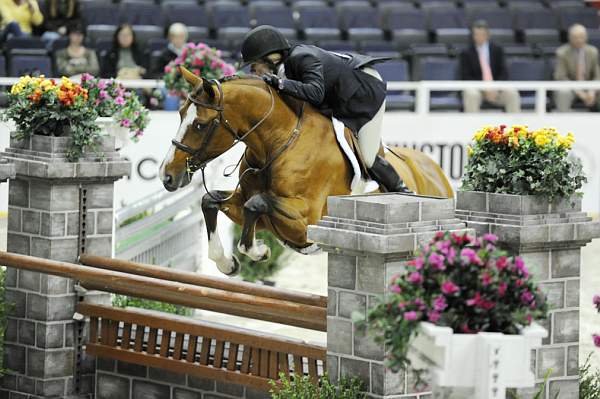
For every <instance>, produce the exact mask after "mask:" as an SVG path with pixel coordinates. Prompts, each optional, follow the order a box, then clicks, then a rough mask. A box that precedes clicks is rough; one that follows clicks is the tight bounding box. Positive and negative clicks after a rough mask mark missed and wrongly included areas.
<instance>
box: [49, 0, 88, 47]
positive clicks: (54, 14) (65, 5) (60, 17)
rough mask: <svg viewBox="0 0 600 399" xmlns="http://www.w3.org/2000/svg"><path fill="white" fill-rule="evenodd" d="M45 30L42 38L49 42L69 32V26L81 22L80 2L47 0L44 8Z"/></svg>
mask: <svg viewBox="0 0 600 399" xmlns="http://www.w3.org/2000/svg"><path fill="white" fill-rule="evenodd" d="M44 16H45V18H44V30H45V32H44V33H43V34H42V39H43V40H44V41H46V42H47V43H48V44H51V43H52V42H53V41H54V40H56V39H58V38H59V37H61V36H64V35H66V34H67V27H68V26H69V25H71V24H77V23H79V2H78V1H77V0H47V1H46V7H45V9H44Z"/></svg>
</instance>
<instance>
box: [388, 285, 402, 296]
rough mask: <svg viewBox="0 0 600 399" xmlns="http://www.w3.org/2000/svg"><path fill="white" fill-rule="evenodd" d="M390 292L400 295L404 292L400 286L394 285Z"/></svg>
mask: <svg viewBox="0 0 600 399" xmlns="http://www.w3.org/2000/svg"><path fill="white" fill-rule="evenodd" d="M390 291H392V292H393V293H394V294H399V293H401V292H402V288H400V286H399V285H392V286H391V287H390Z"/></svg>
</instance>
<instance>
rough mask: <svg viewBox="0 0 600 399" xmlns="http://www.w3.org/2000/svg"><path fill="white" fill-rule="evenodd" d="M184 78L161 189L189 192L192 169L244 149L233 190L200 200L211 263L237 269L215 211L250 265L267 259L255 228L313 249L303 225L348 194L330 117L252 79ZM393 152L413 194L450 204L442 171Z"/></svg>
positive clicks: (421, 157)
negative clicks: (228, 223) (187, 88)
mask: <svg viewBox="0 0 600 399" xmlns="http://www.w3.org/2000/svg"><path fill="white" fill-rule="evenodd" d="M181 73H182V75H183V77H184V78H185V80H186V81H187V82H189V83H190V84H191V86H192V87H193V90H192V91H191V93H190V94H189V96H188V97H187V99H186V101H185V102H184V103H183V105H182V106H181V108H180V110H179V114H180V117H181V124H180V125H179V129H178V131H177V135H176V137H175V139H173V140H172V146H171V147H170V148H169V151H168V153H167V155H166V157H165V159H164V161H163V163H162V164H161V166H160V172H159V176H160V178H161V180H162V182H163V185H164V186H165V188H166V189H167V190H169V191H174V190H177V189H178V188H180V187H183V186H185V185H187V184H188V183H189V182H190V180H191V178H192V175H193V173H194V172H195V171H197V170H202V172H204V167H205V166H206V165H207V163H208V162H210V161H212V160H213V159H215V158H217V157H218V156H219V155H221V154H223V153H224V152H226V151H227V150H229V149H230V148H231V147H232V146H233V145H235V144H236V143H237V142H239V141H242V142H243V143H244V144H245V145H246V150H245V153H244V156H243V157H242V159H241V160H240V164H239V167H240V170H239V183H238V186H237V187H236V189H235V190H233V191H210V192H208V193H206V194H205V195H204V197H203V199H202V212H203V213H204V217H205V223H206V228H207V230H208V242H209V253H208V255H209V258H210V259H212V260H213V261H215V263H216V265H217V267H218V269H219V270H220V271H221V272H223V273H225V274H227V275H233V274H235V273H237V272H238V271H239V267H240V266H239V261H238V260H237V259H236V258H235V257H234V256H231V257H227V256H226V255H225V253H224V251H223V247H222V245H221V240H220V238H219V236H218V233H217V230H216V227H217V214H218V212H219V211H221V212H223V213H225V214H226V215H227V216H228V217H229V218H230V219H231V220H232V221H233V222H235V223H236V224H239V225H241V226H242V236H241V239H240V242H239V243H238V249H239V251H240V252H241V253H242V254H245V255H247V256H249V257H250V258H251V259H252V260H255V261H257V260H265V259H267V258H268V257H269V256H270V249H269V248H268V246H266V245H265V244H263V243H262V242H259V241H257V240H256V239H255V230H256V229H259V230H261V229H267V230H269V231H271V232H272V233H273V234H274V235H275V236H276V237H277V238H278V239H279V240H280V241H282V242H283V243H285V244H286V245H288V246H290V247H292V248H294V249H296V250H302V249H305V248H307V247H310V246H311V243H310V242H308V240H307V227H308V226H309V225H311V224H316V223H317V222H318V221H319V220H320V219H321V218H322V217H323V216H324V215H326V214H327V197H329V196H335V195H348V194H350V182H351V179H352V176H353V175H352V168H351V166H350V163H349V161H348V160H347V158H346V156H345V155H344V154H343V153H342V151H341V149H340V146H339V144H338V142H337V141H336V137H335V134H334V132H333V125H332V121H331V119H329V118H327V117H325V116H324V115H322V114H321V113H320V112H319V111H317V110H316V109H315V108H313V107H312V106H310V105H309V104H307V103H304V102H301V101H298V100H295V99H292V98H287V96H281V95H279V94H278V93H277V92H276V91H275V90H274V89H272V88H271V87H270V86H268V85H267V84H266V83H264V82H263V81H262V79H259V78H256V77H244V78H235V79H225V80H223V81H217V80H213V81H208V80H205V79H202V78H200V77H198V76H196V75H194V74H193V73H191V72H190V71H188V70H187V69H185V68H181ZM346 130H347V133H349V131H348V129H346ZM393 151H394V154H390V153H388V154H386V159H388V161H390V162H391V163H392V164H393V165H394V167H395V168H396V170H397V171H398V172H399V174H400V176H401V177H402V179H403V180H404V182H405V183H406V185H407V186H408V187H409V188H410V189H411V190H413V191H414V192H416V193H418V194H425V195H433V196H439V197H446V198H448V197H452V195H453V194H452V188H451V187H450V184H449V183H448V180H447V179H446V177H445V176H444V173H443V172H442V171H441V169H440V168H439V166H438V165H437V164H436V163H435V162H434V161H433V160H431V159H430V158H429V157H428V156H426V155H425V154H423V153H421V152H419V151H415V150H412V149H406V148H395V149H393ZM203 177H204V176H203Z"/></svg>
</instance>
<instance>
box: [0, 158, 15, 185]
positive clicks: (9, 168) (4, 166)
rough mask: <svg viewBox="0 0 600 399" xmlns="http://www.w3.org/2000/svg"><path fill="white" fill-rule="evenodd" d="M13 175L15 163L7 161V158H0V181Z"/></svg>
mask: <svg viewBox="0 0 600 399" xmlns="http://www.w3.org/2000/svg"><path fill="white" fill-rule="evenodd" d="M13 177H15V165H13V164H11V163H9V162H8V159H4V158H0V183H2V182H5V181H6V180H8V179H12V178H13Z"/></svg>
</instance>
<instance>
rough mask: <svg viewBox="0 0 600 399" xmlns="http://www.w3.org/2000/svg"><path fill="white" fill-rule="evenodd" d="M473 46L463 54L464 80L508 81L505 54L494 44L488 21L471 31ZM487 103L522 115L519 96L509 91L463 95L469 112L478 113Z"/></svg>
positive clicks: (461, 56)
mask: <svg viewBox="0 0 600 399" xmlns="http://www.w3.org/2000/svg"><path fill="white" fill-rule="evenodd" d="M471 34H472V39H473V43H472V44H471V45H470V46H469V47H467V48H466V49H465V50H463V52H462V53H461V54H460V76H461V79H462V80H481V81H484V82H491V81H493V80H506V79H507V70H506V63H505V60H504V50H503V49H502V47H500V46H499V45H497V44H495V43H493V42H490V31H489V28H488V25H487V23H486V22H485V21H483V20H479V21H475V22H474V23H473V26H472V28H471ZM483 100H485V101H487V102H488V103H490V104H493V105H496V106H503V107H504V109H505V111H506V112H521V99H520V97H519V92H518V91H517V90H514V89H508V90H477V89H466V90H465V91H463V103H464V110H465V112H478V111H479V108H480V107H481V103H482V102H483Z"/></svg>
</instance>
